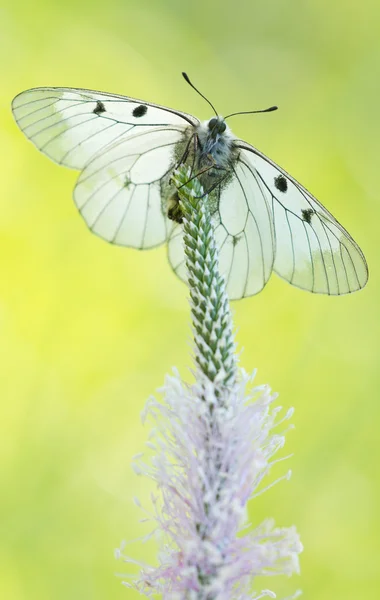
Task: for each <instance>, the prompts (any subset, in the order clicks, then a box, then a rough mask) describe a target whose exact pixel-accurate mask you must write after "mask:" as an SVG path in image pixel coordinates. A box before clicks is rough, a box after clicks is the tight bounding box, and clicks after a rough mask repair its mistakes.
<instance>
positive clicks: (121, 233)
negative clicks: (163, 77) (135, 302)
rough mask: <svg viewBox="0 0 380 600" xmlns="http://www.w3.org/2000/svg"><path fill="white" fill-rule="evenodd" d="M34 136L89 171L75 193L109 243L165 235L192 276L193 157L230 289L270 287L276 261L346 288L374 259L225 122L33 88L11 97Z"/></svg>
mask: <svg viewBox="0 0 380 600" xmlns="http://www.w3.org/2000/svg"><path fill="white" fill-rule="evenodd" d="M12 108H13V112H14V116H15V118H16V121H17V123H18V125H19V127H20V128H21V130H22V131H23V132H24V133H25V135H26V136H27V137H28V138H29V139H30V140H31V141H32V142H33V143H34V144H35V145H36V146H37V148H38V149H39V150H41V151H42V152H44V153H45V154H46V155H47V156H49V157H50V158H51V159H52V160H54V161H55V162H57V163H59V164H61V165H64V166H67V167H71V168H74V169H77V170H80V171H81V174H80V176H79V178H78V182H77V185H76V187H75V190H74V201H75V203H76V205H77V207H78V210H79V212H80V214H81V216H82V217H83V219H84V220H85V222H86V224H87V226H88V227H89V228H90V229H91V231H93V232H94V233H95V234H96V235H98V236H100V237H102V238H103V239H105V240H107V241H108V242H110V243H114V244H119V245H123V246H129V247H134V248H138V249H148V248H152V247H155V246H158V245H161V244H163V243H164V242H167V244H168V257H169V261H170V264H171V266H172V268H173V270H174V271H175V273H176V274H177V275H178V276H179V277H180V278H181V279H183V280H186V278H187V274H186V267H185V255H184V247H183V228H182V214H181V210H180V204H179V198H178V192H177V190H176V188H175V187H174V186H173V184H172V183H171V175H172V173H173V170H174V169H176V168H177V167H178V166H179V165H180V164H183V163H184V164H186V165H188V166H190V167H191V173H192V176H194V177H195V176H197V177H199V179H200V181H201V183H202V186H203V188H204V191H205V193H206V194H207V195H208V202H209V209H210V214H211V218H212V223H213V227H214V232H215V238H216V243H217V246H218V248H219V266H220V270H221V272H222V273H223V274H224V276H225V278H226V283H227V291H228V293H229V295H230V298H231V299H238V298H242V297H245V296H250V295H252V294H256V293H258V292H259V291H261V290H262V289H263V288H264V286H265V285H266V283H267V282H268V280H269V278H270V275H271V273H272V272H273V271H275V272H276V273H277V274H278V275H280V276H281V277H283V278H284V279H286V280H287V281H288V282H289V283H291V284H292V285H295V286H297V287H300V288H302V289H305V290H309V291H311V292H315V293H325V294H330V295H340V294H346V293H350V292H354V291H356V290H358V289H361V288H362V287H364V285H365V284H366V282H367V279H368V269H367V264H366V261H365V258H364V256H363V253H362V252H361V250H360V248H359V247H358V245H357V244H356V243H355V242H354V240H353V239H352V238H351V236H350V235H349V234H348V232H347V231H346V230H345V229H344V228H343V227H342V226H341V225H340V224H339V223H338V221H337V220H336V219H335V218H334V217H333V215H332V214H331V213H329V211H327V210H326V209H325V208H324V207H323V206H322V204H321V203H320V202H318V200H317V199H316V198H314V196H312V195H311V194H310V193H309V192H308V191H307V190H306V189H305V188H304V187H303V186H301V185H300V184H299V183H298V182H297V181H296V180H295V179H294V178H292V177H291V176H290V175H289V174H288V173H286V171H284V170H283V169H281V168H280V167H279V166H278V165H276V164H275V163H274V162H273V161H271V160H270V159H269V158H267V157H266V156H264V155H263V154H262V153H261V152H259V151H258V150H257V149H256V148H254V147H253V146H251V145H249V144H247V143H246V142H244V141H242V140H239V139H237V138H236V137H235V136H234V135H233V133H232V132H231V130H230V128H229V127H228V125H227V123H226V121H225V120H224V119H223V118H222V117H220V116H215V117H212V118H211V119H209V120H207V121H203V122H201V121H199V120H198V119H197V118H196V117H193V116H192V115H189V114H187V113H184V112H181V111H178V110H174V109H170V108H166V107H163V106H159V105H156V104H153V103H149V102H145V101H141V100H136V99H134V98H129V97H126V96H118V95H114V94H108V93H105V92H95V91H92V90H83V89H73V88H35V89H31V90H27V91H25V92H22V93H21V94H19V95H18V96H16V98H15V99H14V101H13V105H12Z"/></svg>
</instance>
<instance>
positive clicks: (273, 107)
mask: <svg viewBox="0 0 380 600" xmlns="http://www.w3.org/2000/svg"><path fill="white" fill-rule="evenodd" d="M274 110H278V106H271V107H270V108H267V110H266V112H273V111H274Z"/></svg>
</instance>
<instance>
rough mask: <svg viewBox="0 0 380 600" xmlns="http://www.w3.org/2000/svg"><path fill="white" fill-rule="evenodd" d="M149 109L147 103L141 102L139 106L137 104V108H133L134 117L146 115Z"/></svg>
mask: <svg viewBox="0 0 380 600" xmlns="http://www.w3.org/2000/svg"><path fill="white" fill-rule="evenodd" d="M147 111H148V107H147V106H146V104H140V105H139V106H136V108H134V109H133V112H132V114H133V116H134V117H137V118H138V117H143V116H144V115H146V113H147Z"/></svg>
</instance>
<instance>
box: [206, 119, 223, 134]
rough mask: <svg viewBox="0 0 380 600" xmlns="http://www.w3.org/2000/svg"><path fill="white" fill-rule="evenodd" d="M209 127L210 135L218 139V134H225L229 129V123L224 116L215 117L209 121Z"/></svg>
mask: <svg viewBox="0 0 380 600" xmlns="http://www.w3.org/2000/svg"><path fill="white" fill-rule="evenodd" d="M207 128H208V131H209V135H210V136H211V137H212V138H213V139H216V138H217V136H219V135H221V134H223V133H224V132H225V131H226V129H227V124H226V122H225V120H224V119H223V117H213V118H212V119H210V120H209V122H208V123H207Z"/></svg>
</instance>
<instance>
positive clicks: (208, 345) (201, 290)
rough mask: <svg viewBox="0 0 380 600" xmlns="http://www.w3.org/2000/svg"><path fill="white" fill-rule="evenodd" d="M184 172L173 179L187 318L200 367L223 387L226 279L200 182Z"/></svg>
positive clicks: (230, 367)
mask: <svg viewBox="0 0 380 600" xmlns="http://www.w3.org/2000/svg"><path fill="white" fill-rule="evenodd" d="M190 177H191V176H190V172H189V170H188V169H187V168H186V167H180V168H179V169H178V171H176V173H175V174H174V176H173V178H172V179H173V182H174V184H175V185H176V186H177V188H178V193H179V197H180V205H181V209H182V214H183V239H184V244H185V258H186V266H187V271H188V282H189V288H190V298H191V316H192V327H193V333H194V342H195V346H196V352H195V360H196V363H197V366H198V368H199V369H200V370H201V372H202V373H203V374H204V375H206V377H207V378H208V379H209V380H210V381H213V382H216V381H219V382H221V383H222V384H224V385H227V384H228V385H230V384H232V383H234V381H235V378H236V356H235V347H236V345H235V341H234V336H233V333H232V317H231V310H230V305H229V301H228V296H227V293H226V284H225V281H224V277H222V276H221V275H220V274H219V269H218V250H217V247H216V243H215V236H214V230H213V227H212V223H211V215H210V211H209V207H208V196H207V195H205V194H204V191H203V188H202V185H201V183H200V181H199V179H198V178H194V179H191V181H189V179H190Z"/></svg>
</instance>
